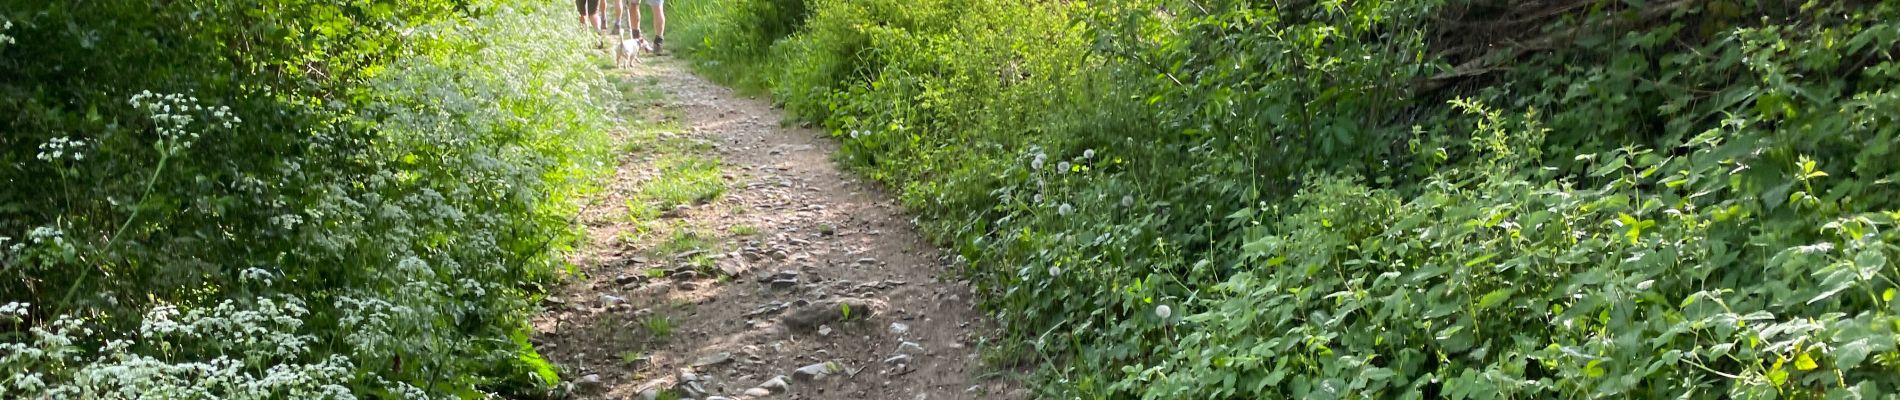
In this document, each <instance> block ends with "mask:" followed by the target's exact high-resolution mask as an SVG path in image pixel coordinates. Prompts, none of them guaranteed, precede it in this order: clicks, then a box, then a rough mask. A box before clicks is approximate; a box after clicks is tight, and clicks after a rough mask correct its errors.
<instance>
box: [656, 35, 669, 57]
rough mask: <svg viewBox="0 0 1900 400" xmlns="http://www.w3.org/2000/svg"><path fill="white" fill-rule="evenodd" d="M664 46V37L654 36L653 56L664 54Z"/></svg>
mask: <svg viewBox="0 0 1900 400" xmlns="http://www.w3.org/2000/svg"><path fill="white" fill-rule="evenodd" d="M665 44H666V38H665V37H661V36H654V37H653V54H654V55H661V54H665V53H666V47H665V46H664V45H665Z"/></svg>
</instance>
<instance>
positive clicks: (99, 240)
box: [0, 0, 618, 399]
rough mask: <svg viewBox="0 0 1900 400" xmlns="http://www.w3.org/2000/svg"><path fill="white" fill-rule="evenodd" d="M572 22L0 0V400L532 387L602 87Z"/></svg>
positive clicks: (530, 392)
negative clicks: (542, 302)
mask: <svg viewBox="0 0 1900 400" xmlns="http://www.w3.org/2000/svg"><path fill="white" fill-rule="evenodd" d="M572 12H573V9H572V8H571V6H570V5H568V4H567V3H554V2H521V1H510V0H478V1H439V0H417V1H402V2H387V1H341V2H339V1H303V0H287V1H275V2H270V4H269V6H268V7H259V6H258V5H257V4H253V3H250V2H217V1H193V0H185V1H163V2H142V1H105V2H92V1H84V2H73V1H58V0H25V1H10V2H8V3H7V5H6V6H4V7H0V71H5V72H0V115H4V117H0V132H5V133H4V134H0V165H4V166H6V167H5V168H0V186H4V187H5V189H4V190H0V349H5V350H0V377H4V378H0V393H6V394H4V395H0V397H7V398H123V397H128V396H129V397H141V398H238V399H251V398H298V397H321V398H340V397H352V396H354V397H363V398H422V397H450V398H476V397H482V396H483V393H494V394H502V395H507V396H511V397H522V396H535V395H537V393H541V392H542V391H543V390H544V389H545V388H547V387H548V385H550V384H551V383H553V381H554V380H555V379H556V376H555V375H554V374H555V371H554V370H553V368H552V366H550V365H549V364H548V362H546V361H545V360H543V359H541V357H540V356H539V355H537V354H535V351H534V349H532V348H531V347H530V345H529V343H528V341H527V329H528V328H527V325H526V323H525V320H526V318H527V315H528V313H529V312H530V311H531V310H532V309H533V304H534V300H535V298H536V297H538V296H539V294H540V293H541V292H543V291H544V290H545V288H546V287H548V285H549V284H551V283H553V280H554V279H555V277H556V273H557V272H558V271H559V269H561V268H564V264H563V262H562V261H561V255H560V252H561V251H563V250H565V249H567V248H568V247H569V246H570V245H572V244H573V243H575V242H576V240H577V239H578V237H579V236H578V235H577V232H576V231H575V229H576V227H575V226H574V225H573V224H572V223H571V220H572V216H573V214H574V213H575V211H576V207H577V204H578V202H577V201H575V200H576V198H577V197H579V196H581V195H583V194H586V193H587V192H588V191H589V190H592V189H591V188H592V186H593V180H594V178H595V177H597V176H599V175H600V173H601V172H602V171H601V170H600V169H601V167H600V166H602V165H605V162H606V161H608V159H607V157H606V151H607V145H606V142H607V140H606V138H605V136H604V134H603V133H604V132H605V127H606V125H607V123H608V120H607V118H606V116H605V115H604V113H603V111H602V110H600V107H597V106H595V104H611V103H613V102H615V101H618V100H617V99H616V98H615V97H616V96H615V94H614V92H613V91H612V89H611V88H610V87H608V86H607V85H606V79H604V76H603V75H602V71H601V70H600V69H599V68H598V67H596V64H598V62H597V61H596V60H590V59H589V58H588V57H587V56H586V55H587V54H590V53H591V52H592V50H591V47H592V46H593V44H594V42H593V39H591V37H590V36H588V35H587V34H585V33H583V32H582V31H581V30H580V29H579V27H578V26H576V24H574V23H573V22H574V21H573V17H572Z"/></svg>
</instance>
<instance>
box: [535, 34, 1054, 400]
mask: <svg viewBox="0 0 1900 400" xmlns="http://www.w3.org/2000/svg"><path fill="white" fill-rule="evenodd" d="M618 72H620V73H622V74H624V75H625V77H626V80H627V82H622V83H621V86H622V90H625V91H628V92H630V93H632V94H634V96H630V97H632V98H635V99H638V100H637V101H636V102H635V103H634V104H630V105H628V106H627V107H625V108H624V109H623V111H625V112H626V115H627V116H628V121H627V126H628V129H626V131H625V132H619V133H618V134H617V136H618V137H619V138H620V140H622V141H623V143H622V147H623V149H625V150H626V154H624V155H623V156H622V159H621V165H620V167H619V169H618V171H617V173H616V176H615V178H614V180H613V182H612V184H611V185H610V187H609V188H608V189H607V190H605V191H604V192H603V193H600V194H599V195H598V196H597V198H595V199H593V201H591V202H590V205H589V206H588V208H587V209H586V210H585V211H584V212H583V216H582V218H583V222H585V223H586V224H588V229H589V232H590V233H589V236H590V237H591V240H590V243H589V244H587V245H586V246H587V247H585V248H583V249H581V251H580V252H579V255H578V256H577V257H576V259H575V260H574V261H575V262H576V265H579V266H580V269H581V272H582V273H584V274H585V277H582V278H578V279H574V280H573V283H572V284H570V285H569V286H568V287H567V288H565V289H564V290H563V293H561V294H560V295H558V296H557V297H556V298H552V299H550V301H549V302H547V303H546V305H547V307H546V311H545V312H543V313H542V314H541V315H540V316H539V317H537V318H536V320H535V326H536V328H537V332H538V335H537V337H536V338H534V339H535V341H536V343H537V344H538V345H539V346H540V348H542V349H543V350H542V351H543V353H544V354H546V355H547V357H548V358H549V359H550V360H551V361H553V362H554V363H555V364H556V365H559V366H561V367H562V368H563V371H564V372H565V374H566V375H565V376H566V377H567V378H568V379H571V380H574V382H575V386H574V389H575V390H574V393H576V394H577V395H578V397H581V398H613V399H627V398H671V397H672V396H675V395H677V396H679V397H678V398H699V399H717V398H719V397H726V398H732V399H746V398H787V399H900V400H908V399H977V398H983V399H1020V398H1027V397H1029V396H1028V395H1027V392H1026V391H1025V390H1023V389H1020V388H1019V387H1018V386H1019V385H1016V384H1014V383H1012V382H1010V381H1009V380H1008V379H1006V378H1003V377H1001V376H1000V375H1001V374H998V373H994V372H992V371H993V369H990V368H986V367H983V366H982V361H981V357H980V354H981V351H980V350H979V348H980V347H981V346H982V339H981V337H982V336H983V334H984V333H986V332H988V330H989V329H990V328H989V327H988V326H989V325H988V324H986V323H985V322H984V321H983V318H982V315H981V313H980V312H979V311H977V310H976V309H975V304H974V302H973V301H972V299H971V298H972V297H973V296H972V295H971V292H970V289H969V287H968V285H966V284H963V283H960V282H958V281H957V279H956V278H955V274H954V273H953V271H952V269H953V267H952V266H951V265H952V261H951V259H950V258H949V257H948V256H947V255H946V254H945V253H943V252H940V251H938V249H936V248H934V247H933V246H931V245H930V244H929V243H927V242H925V241H924V240H923V239H922V238H921V237H920V236H919V235H918V233H917V232H916V231H915V229H914V228H913V226H912V223H911V222H910V221H911V219H910V217H909V216H906V215H904V214H903V212H902V210H901V209H900V208H899V207H898V206H897V205H896V204H895V202H894V201H893V200H892V199H891V196H890V195H889V194H887V193H885V192H884V191H883V190H882V189H880V188H879V187H878V186H876V185H874V184H870V183H868V182H865V181H862V180H860V179H859V178H857V177H855V176H852V175H850V174H848V173H845V172H843V171H840V170H839V169H838V167H837V166H836V165H835V164H834V163H833V162H832V161H831V158H830V154H831V153H832V152H833V151H834V150H835V149H836V147H837V145H836V143H835V142H834V141H832V140H831V139H830V138H828V137H825V136H824V135H822V134H821V133H820V132H817V131H813V130H810V129H799V128H785V127H781V126H780V123H779V121H780V119H781V115H782V113H781V112H780V111H779V110H776V109H773V108H771V107H770V105H769V104H767V103H766V102H765V101H763V100H757V99H750V98H744V97H740V96H737V95H736V94H735V93H733V92H732V91H730V90H728V89H726V88H724V87H720V86H718V85H716V84H713V83H710V82H708V81H706V80H704V79H702V78H700V77H698V76H696V75H693V74H691V73H689V72H687V67H686V66H685V63H684V62H683V61H680V60H676V59H673V58H671V57H657V58H656V57H647V58H646V59H645V60H643V61H642V63H640V64H638V65H636V66H635V67H633V68H632V69H631V70H624V71H618ZM694 176H701V177H703V179H699V180H695V178H694ZM712 189H722V190H712ZM717 192H723V193H717ZM705 193H714V194H713V195H710V196H707V195H704V194H705ZM686 198H692V199H691V200H692V201H683V203H687V205H682V206H677V207H673V206H670V201H669V200H679V199H686ZM653 208H658V210H654V209H653ZM781 383H782V384H783V385H782V386H781V385H780V384H781ZM767 393H769V394H767Z"/></svg>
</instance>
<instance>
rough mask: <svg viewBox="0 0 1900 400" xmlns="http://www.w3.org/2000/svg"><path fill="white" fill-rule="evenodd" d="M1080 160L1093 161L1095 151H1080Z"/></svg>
mask: <svg viewBox="0 0 1900 400" xmlns="http://www.w3.org/2000/svg"><path fill="white" fill-rule="evenodd" d="M1082 159H1084V160H1093V159H1095V149H1088V150H1082Z"/></svg>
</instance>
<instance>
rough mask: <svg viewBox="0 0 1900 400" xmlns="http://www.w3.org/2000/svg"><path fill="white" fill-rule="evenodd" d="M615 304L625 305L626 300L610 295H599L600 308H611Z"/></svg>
mask: <svg viewBox="0 0 1900 400" xmlns="http://www.w3.org/2000/svg"><path fill="white" fill-rule="evenodd" d="M616 304H627V298H625V297H620V296H615V295H611V294H603V295H600V305H601V306H602V307H606V306H612V305H616Z"/></svg>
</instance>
